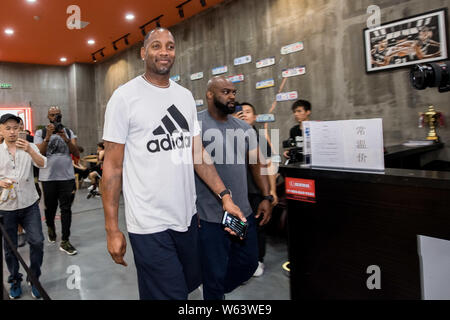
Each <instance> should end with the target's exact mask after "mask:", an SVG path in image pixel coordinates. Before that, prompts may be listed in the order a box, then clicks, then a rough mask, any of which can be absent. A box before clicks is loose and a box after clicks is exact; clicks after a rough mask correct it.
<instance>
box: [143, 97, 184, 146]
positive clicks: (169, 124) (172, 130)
mask: <svg viewBox="0 0 450 320" xmlns="http://www.w3.org/2000/svg"><path fill="white" fill-rule="evenodd" d="M167 111H168V113H169V115H170V116H171V117H172V119H173V120H175V122H176V123H177V124H178V127H177V126H176V125H175V124H174V122H173V121H172V119H171V118H170V117H169V115H166V116H165V117H164V118H162V119H161V121H162V125H160V126H158V128H156V129H155V130H154V131H153V135H154V136H155V137H158V136H165V137H164V138H161V139H155V140H150V141H149V142H148V143H147V149H148V151H149V152H151V153H158V152H162V151H171V150H175V149H185V148H190V147H191V137H190V136H184V135H183V132H184V133H186V132H188V133H189V124H188V122H187V121H186V118H185V117H184V116H183V114H182V113H181V112H180V111H179V110H178V109H177V107H175V106H174V105H172V106H171V107H170V108H169V109H167Z"/></svg>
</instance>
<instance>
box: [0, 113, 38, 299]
mask: <svg viewBox="0 0 450 320" xmlns="http://www.w3.org/2000/svg"><path fill="white" fill-rule="evenodd" d="M19 123H20V118H19V117H17V116H15V115H13V114H5V115H3V116H2V117H1V118H0V132H1V135H2V136H3V137H4V141H3V143H2V144H1V145H0V192H1V195H2V196H1V201H0V215H2V216H3V219H4V220H3V221H4V225H5V229H6V232H7V234H8V236H9V237H10V238H11V240H12V241H13V243H14V245H16V246H17V228H18V225H19V224H21V225H22V226H23V228H24V229H25V230H26V232H27V241H28V243H29V244H30V263H31V264H30V269H31V271H32V272H33V273H34V276H35V277H36V278H39V276H40V275H41V266H42V261H43V257H44V235H43V234H42V224H41V214H40V211H39V206H38V203H37V200H38V199H39V196H38V194H37V192H36V188H35V186H34V179H33V169H32V167H33V165H34V166H37V167H39V168H45V167H46V165H47V158H46V157H44V156H42V155H41V153H40V152H39V149H38V148H37V147H36V146H35V145H34V144H33V143H29V142H28V141H27V140H26V139H23V138H24V136H23V134H20V135H19ZM25 138H26V137H25ZM5 260H6V265H7V266H8V270H9V273H10V276H9V278H8V283H10V284H11V288H10V290H9V297H10V298H11V299H18V298H20V296H21V295H22V288H21V281H22V274H21V273H19V262H18V261H17V258H16V257H15V255H14V254H13V252H12V250H11V248H10V247H9V246H5ZM31 294H32V296H33V298H36V299H39V298H40V294H39V291H38V290H37V289H36V288H35V287H34V285H33V286H32V287H31Z"/></svg>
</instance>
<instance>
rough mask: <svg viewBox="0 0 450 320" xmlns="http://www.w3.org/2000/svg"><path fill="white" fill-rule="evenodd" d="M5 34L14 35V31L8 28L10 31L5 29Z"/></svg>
mask: <svg viewBox="0 0 450 320" xmlns="http://www.w3.org/2000/svg"><path fill="white" fill-rule="evenodd" d="M5 33H6V34H7V35H12V34H14V30H13V29H10V28H8V29H5Z"/></svg>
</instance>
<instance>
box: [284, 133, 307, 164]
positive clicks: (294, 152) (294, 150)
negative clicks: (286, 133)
mask: <svg viewBox="0 0 450 320" xmlns="http://www.w3.org/2000/svg"><path fill="white" fill-rule="evenodd" d="M300 144H302V142H300V141H296V140H294V139H292V138H289V139H288V140H286V141H283V148H284V149H289V150H288V156H289V163H299V162H303V160H304V155H303V147H299V145H300Z"/></svg>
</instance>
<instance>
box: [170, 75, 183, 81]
mask: <svg viewBox="0 0 450 320" xmlns="http://www.w3.org/2000/svg"><path fill="white" fill-rule="evenodd" d="M170 79H171V80H172V81H175V82H180V80H181V77H180V75H179V74H177V75H176V76H173V77H170Z"/></svg>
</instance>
